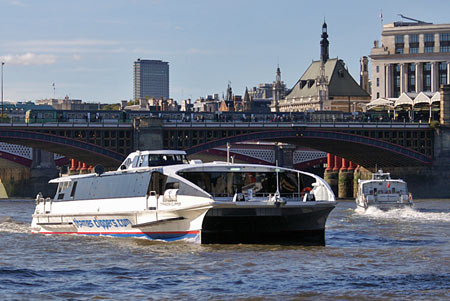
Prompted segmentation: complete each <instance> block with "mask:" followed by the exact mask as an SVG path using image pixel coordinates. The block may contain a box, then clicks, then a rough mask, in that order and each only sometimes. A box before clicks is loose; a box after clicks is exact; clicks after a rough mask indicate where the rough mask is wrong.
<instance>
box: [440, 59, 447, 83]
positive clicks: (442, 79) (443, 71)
mask: <svg viewBox="0 0 450 301" xmlns="http://www.w3.org/2000/svg"><path fill="white" fill-rule="evenodd" d="M438 72H439V74H438V77H439V87H440V86H441V85H446V84H447V63H446V62H440V63H439V71H438Z"/></svg>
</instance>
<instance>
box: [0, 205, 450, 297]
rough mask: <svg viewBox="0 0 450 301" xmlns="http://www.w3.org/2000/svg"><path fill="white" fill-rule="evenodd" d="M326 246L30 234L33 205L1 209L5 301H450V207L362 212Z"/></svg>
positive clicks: (335, 220)
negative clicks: (108, 300) (207, 242)
mask: <svg viewBox="0 0 450 301" xmlns="http://www.w3.org/2000/svg"><path fill="white" fill-rule="evenodd" d="M354 208H355V206H354V203H353V202H340V203H339V204H338V206H337V208H336V209H335V210H334V211H333V212H332V213H331V215H330V217H329V219H328V222H327V230H326V243H327V245H326V246H325V247H297V246H296V247H284V246H263V245H198V244H192V243H187V242H176V243H164V242H151V241H147V240H140V239H128V238H108V237H81V236H64V235H58V236H44V235H37V234H30V229H29V225H30V222H31V214H32V212H33V210H34V202H33V201H0V209H1V210H0V299H1V300H23V299H45V300H47V299H48V300H61V299H63V300H67V299H70V300H87V299H114V300H117V299H126V300H130V299H174V298H176V299H255V298H256V299H257V298H262V299H274V300H275V299H277V300H278V299H283V300H290V299H291V300H293V299H317V298H322V299H335V298H339V297H340V298H341V299H370V300H374V299H391V298H398V299H414V300H430V299H448V298H450V230H449V229H450V201H449V200H424V201H417V202H416V205H415V209H407V210H393V211H389V212H381V211H376V210H374V211H369V212H367V213H364V214H362V213H357V212H355V210H354Z"/></svg>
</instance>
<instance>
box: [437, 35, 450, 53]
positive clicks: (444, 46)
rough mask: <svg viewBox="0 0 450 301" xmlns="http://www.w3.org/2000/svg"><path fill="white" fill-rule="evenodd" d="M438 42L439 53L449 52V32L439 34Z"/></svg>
mask: <svg viewBox="0 0 450 301" xmlns="http://www.w3.org/2000/svg"><path fill="white" fill-rule="evenodd" d="M439 40H440V52H450V32H445V33H441V34H440V35H439Z"/></svg>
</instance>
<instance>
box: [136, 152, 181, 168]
mask: <svg viewBox="0 0 450 301" xmlns="http://www.w3.org/2000/svg"><path fill="white" fill-rule="evenodd" d="M185 163H188V161H187V159H186V156H185V155H175V154H167V155H166V154H149V155H140V156H136V157H135V160H133V165H132V167H148V166H166V165H174V164H185Z"/></svg>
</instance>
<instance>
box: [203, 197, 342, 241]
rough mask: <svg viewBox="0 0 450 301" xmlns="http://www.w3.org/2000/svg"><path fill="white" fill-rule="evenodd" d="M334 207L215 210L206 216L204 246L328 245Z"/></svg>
mask: <svg viewBox="0 0 450 301" xmlns="http://www.w3.org/2000/svg"><path fill="white" fill-rule="evenodd" d="M334 207H335V205H334V204H323V205H322V206H317V205H316V206H299V207H292V206H289V207H280V208H274V207H271V208H270V207H261V208H239V209H236V208H213V209H210V210H209V211H208V213H207V214H206V216H205V219H204V222H203V228H202V235H201V241H202V243H203V244H214V243H224V244H236V243H242V244H280V245H325V223H326V220H327V217H328V215H329V214H330V212H331V210H333V208H334Z"/></svg>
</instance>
